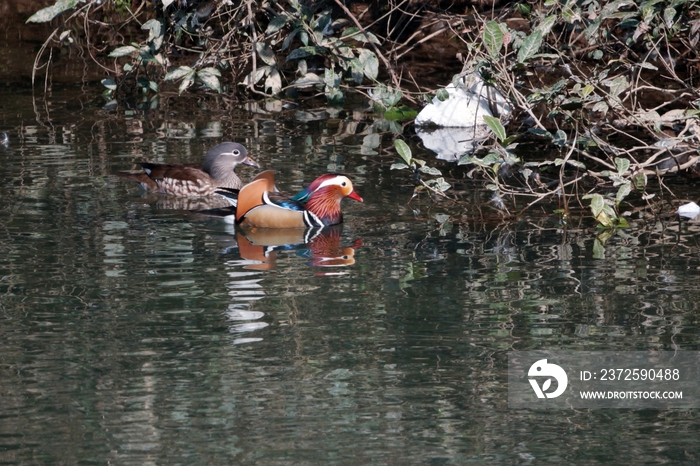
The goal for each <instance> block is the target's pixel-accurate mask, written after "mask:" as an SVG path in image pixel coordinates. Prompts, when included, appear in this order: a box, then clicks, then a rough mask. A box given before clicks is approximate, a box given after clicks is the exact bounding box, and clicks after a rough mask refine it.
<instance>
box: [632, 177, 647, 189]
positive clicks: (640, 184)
mask: <svg viewBox="0 0 700 466" xmlns="http://www.w3.org/2000/svg"><path fill="white" fill-rule="evenodd" d="M632 183H634V188H635V189H636V190H638V191H642V190H643V189H644V188H646V186H647V176H646V175H645V174H644V173H643V172H639V173H637V174H636V175H634V176H633V177H632Z"/></svg>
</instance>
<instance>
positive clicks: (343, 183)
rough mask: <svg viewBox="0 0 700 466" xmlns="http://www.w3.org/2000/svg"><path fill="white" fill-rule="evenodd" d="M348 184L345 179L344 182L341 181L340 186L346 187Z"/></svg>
mask: <svg viewBox="0 0 700 466" xmlns="http://www.w3.org/2000/svg"><path fill="white" fill-rule="evenodd" d="M347 185H348V184H347V183H346V182H345V181H343V182H342V183H340V186H343V187H345V186H347Z"/></svg>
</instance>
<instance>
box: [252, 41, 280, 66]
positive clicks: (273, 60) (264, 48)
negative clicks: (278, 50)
mask: <svg viewBox="0 0 700 466" xmlns="http://www.w3.org/2000/svg"><path fill="white" fill-rule="evenodd" d="M255 51H256V52H257V53H258V56H259V57H260V58H261V59H262V61H264V62H265V64H266V65H270V66H274V65H276V64H277V57H275V52H273V51H272V48H270V46H269V45H267V44H265V43H264V42H256V43H255Z"/></svg>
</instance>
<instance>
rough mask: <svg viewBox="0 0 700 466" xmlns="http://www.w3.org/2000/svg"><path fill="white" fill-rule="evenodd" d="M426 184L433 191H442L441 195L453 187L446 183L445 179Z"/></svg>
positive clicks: (429, 181)
mask: <svg viewBox="0 0 700 466" xmlns="http://www.w3.org/2000/svg"><path fill="white" fill-rule="evenodd" d="M426 184H427V185H428V186H431V187H432V188H433V189H435V190H437V191H440V192H441V193H444V192H445V191H447V190H448V189H450V188H451V187H452V185H451V184H450V183H448V182H447V181H445V179H444V178H437V179H434V180H428V181H427V182H426Z"/></svg>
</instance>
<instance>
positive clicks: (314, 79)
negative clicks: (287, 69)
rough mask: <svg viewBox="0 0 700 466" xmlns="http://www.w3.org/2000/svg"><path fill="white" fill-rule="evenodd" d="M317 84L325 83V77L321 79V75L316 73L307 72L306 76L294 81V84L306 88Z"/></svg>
mask: <svg viewBox="0 0 700 466" xmlns="http://www.w3.org/2000/svg"><path fill="white" fill-rule="evenodd" d="M316 84H323V79H321V77H320V76H319V75H317V74H316V73H306V74H305V75H304V76H302V77H301V78H299V79H297V80H296V81H294V82H293V83H292V86H294V87H298V88H304V87H309V86H314V85H316Z"/></svg>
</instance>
